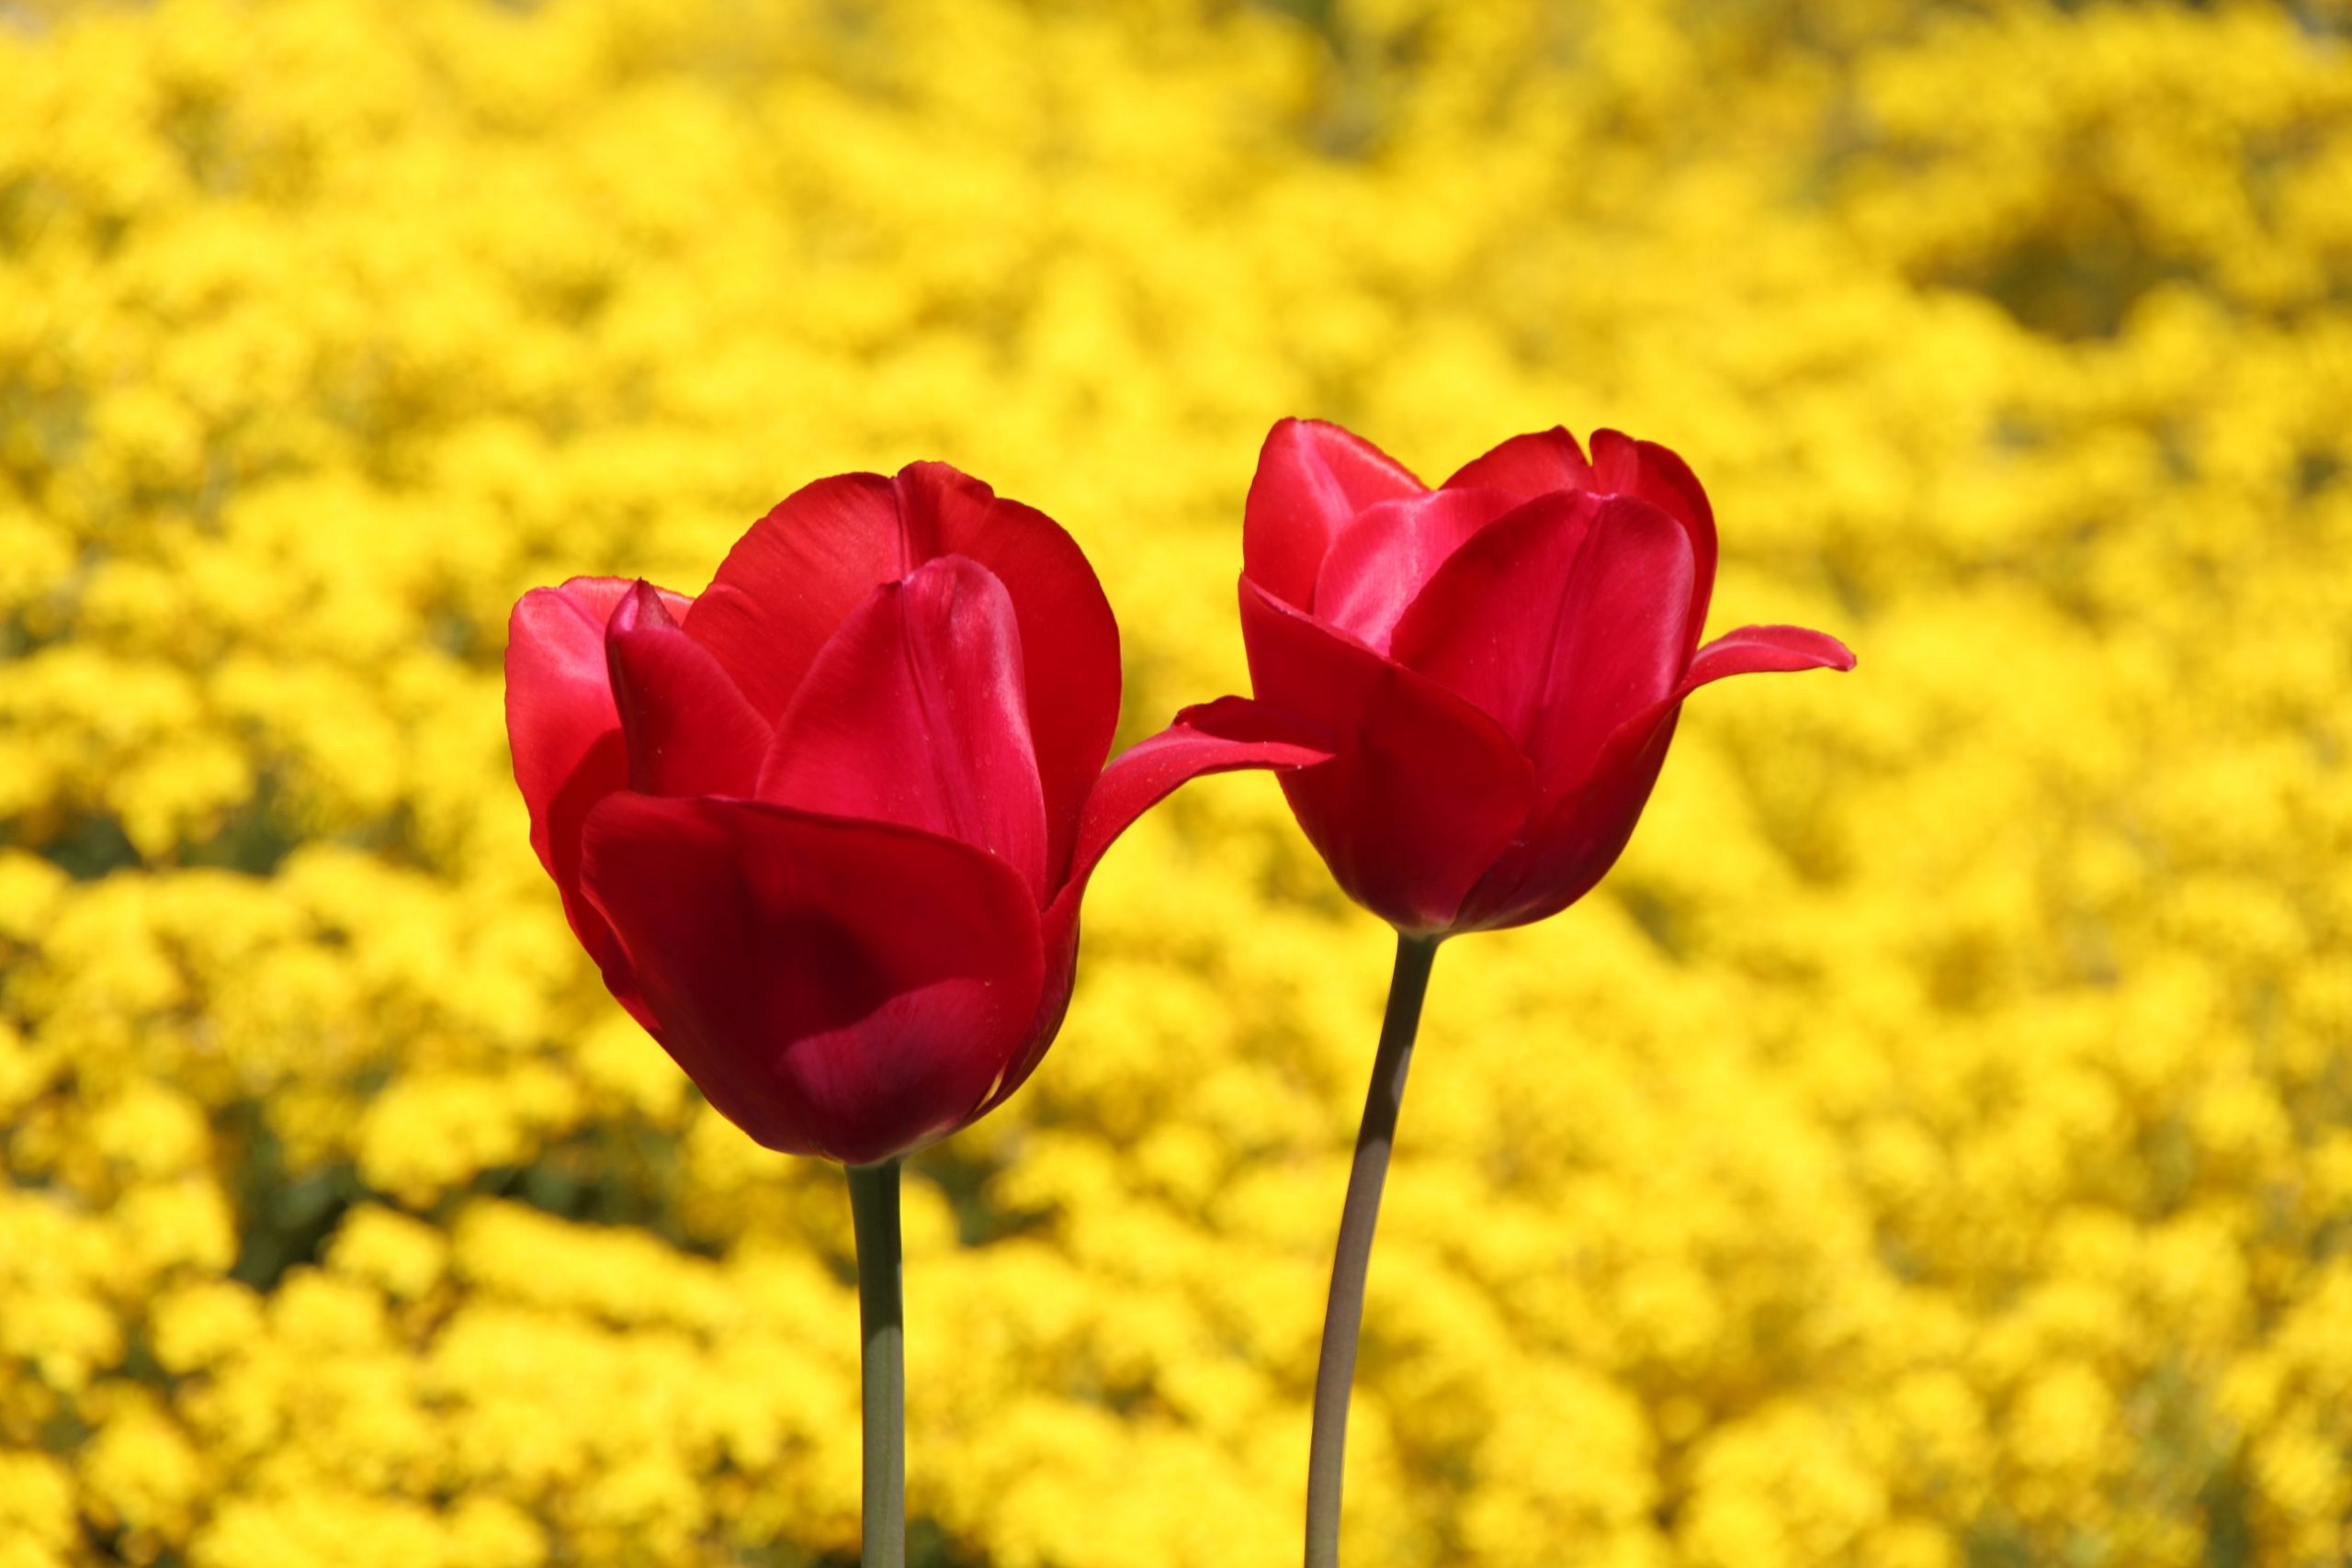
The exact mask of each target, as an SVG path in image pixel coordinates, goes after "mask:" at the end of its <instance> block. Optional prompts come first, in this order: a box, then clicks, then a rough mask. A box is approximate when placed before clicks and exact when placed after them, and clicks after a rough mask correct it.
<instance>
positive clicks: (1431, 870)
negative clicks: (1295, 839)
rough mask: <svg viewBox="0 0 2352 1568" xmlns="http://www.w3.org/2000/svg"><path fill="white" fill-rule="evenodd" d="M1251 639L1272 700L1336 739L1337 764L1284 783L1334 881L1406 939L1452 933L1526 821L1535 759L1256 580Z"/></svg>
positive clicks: (1257, 678)
mask: <svg viewBox="0 0 2352 1568" xmlns="http://www.w3.org/2000/svg"><path fill="white" fill-rule="evenodd" d="M1241 632H1242V637H1243V640H1244V641H1245V642H1246V643H1247V644H1248V646H1249V653H1250V678H1251V681H1252V682H1253V683H1254V684H1255V686H1256V688H1257V694H1258V697H1259V700H1260V701H1261V702H1263V703H1266V704H1268V705H1272V706H1275V707H1280V708H1285V709H1288V710H1289V711H1290V712H1292V713H1296V714H1302V715H1306V716H1311V717H1312V718H1314V719H1315V720H1317V722H1319V723H1321V724H1323V725H1326V726H1328V727H1329V729H1330V731H1331V735H1332V739H1331V741H1330V744H1331V747H1332V750H1333V753H1334V755H1333V756H1332V759H1331V761H1329V762H1326V763H1324V764H1322V765H1321V766H1319V767H1313V768H1307V769H1305V770H1303V771H1301V772H1298V773H1287V774H1284V775H1283V781H1282V783H1283V794H1284V795H1287V796H1288V797H1289V799H1290V803H1291V809H1292V811H1293V812H1294V813H1295V815H1296V816H1297V818H1298V821H1299V826H1300V827H1301V828H1302V829H1305V830H1306V836H1307V839H1308V840H1310V841H1311V842H1312V843H1313V844H1314V845H1315V848H1316V849H1317V852H1320V853H1321V854H1322V856H1323V859H1324V862H1325V863H1327V864H1328V865H1329V867H1330V868H1331V874H1332V875H1333V877H1335V878H1336V879H1337V880H1338V882H1339V884H1340V887H1341V888H1343V889H1344V890H1345V891H1346V892H1347V894H1348V896H1349V897H1352V898H1353V899H1355V901H1356V902H1357V903H1359V904H1362V905H1363V906H1364V907H1365V908H1368V909H1370V910H1372V911H1373V912H1374V914H1376V915H1378V916H1380V917H1381V918H1382V919H1385V920H1387V921H1388V922H1389V923H1390V924H1392V925H1395V926H1396V927H1397V928H1398V929H1399V930H1400V931H1442V930H1444V929H1445V928H1446V927H1447V926H1448V925H1450V924H1451V923H1452V921H1453V913H1454V910H1455V908H1457V907H1458V906H1459V905H1460V903H1461V901H1462V897H1463V895H1464V894H1465V893H1466V892H1468V891H1469V889H1470V886H1471V885H1472V884H1473V883H1475V882H1476V881H1477V880H1478V877H1479V875H1480V874H1482V873H1484V872H1485V870H1486V869H1487V865H1488V864H1489V863H1491V862H1492V861H1493V860H1494V858H1495V857H1496V856H1497V855H1498V854H1499V853H1500V852H1502V850H1503V848H1504V846H1505V845H1507V844H1509V843H1510V841H1511V840H1512V839H1513V838H1514V837H1515V836H1516V835H1517V834H1518V833H1519V831H1520V829H1521V826H1522V825H1523V823H1524V821H1525V818H1526V816H1527V811H1528V808H1529V807H1530V806H1531V804H1532V801H1533V799H1534V793H1535V781H1534V775H1533V773H1532V771H1531V770H1530V769H1529V767H1528V763H1527V759H1526V758H1524V757H1522V756H1521V754H1520V750H1519V748H1518V747H1517V746H1516V745H1515V744H1513V743H1512V741H1511V739H1510V736H1508V735H1506V734H1504V733H1503V731H1502V729H1501V728H1500V727H1499V726H1498V725H1497V724H1496V723H1495V721H1494V720H1493V719H1491V718H1489V717H1487V716H1486V715H1485V714H1483V713H1481V712H1479V711H1478V710H1477V709H1476V707H1473V706H1472V705H1470V704H1469V703H1466V702H1464V700H1463V699H1462V698H1460V697H1459V696H1457V695H1455V694H1453V693H1452V692H1450V691H1447V690H1446V689H1445V688H1444V687H1442V686H1441V685H1439V684H1438V683H1437V682H1434V681H1431V680H1430V679H1429V678H1428V677H1427V676H1424V675H1421V674H1419V673H1418V672H1417V671H1411V670H1408V669H1405V668H1403V667H1402V666H1400V665H1398V664H1396V663H1394V662H1391V661H1390V660H1385V659H1383V658H1381V657H1380V656H1379V655H1378V654H1376V653H1374V652H1373V651H1372V650H1371V649H1368V648H1365V647H1364V646H1363V645H1362V644H1361V643H1358V642H1354V641H1352V640H1351V639H1349V638H1348V637H1345V636H1344V635H1343V634H1341V633H1339V632H1336V631H1333V630H1331V629H1330V628H1329V627H1327V626H1322V625H1320V624H1318V623H1317V622H1316V621H1315V620H1313V619H1311V618H1310V617H1308V616H1306V615H1303V614H1301V613H1300V612H1298V611H1297V610H1295V609H1294V608H1292V607H1291V606H1289V605H1287V604H1283V603H1282V602H1281V601H1280V600H1278V599H1276V598H1275V597H1274V596H1273V595H1272V594H1271V593H1269V592H1266V591H1265V590H1264V589H1261V588H1260V587H1259V586H1258V585H1257V584H1256V583H1254V582H1252V581H1250V580H1249V579H1248V578H1244V579H1243V580H1242V584H1241Z"/></svg>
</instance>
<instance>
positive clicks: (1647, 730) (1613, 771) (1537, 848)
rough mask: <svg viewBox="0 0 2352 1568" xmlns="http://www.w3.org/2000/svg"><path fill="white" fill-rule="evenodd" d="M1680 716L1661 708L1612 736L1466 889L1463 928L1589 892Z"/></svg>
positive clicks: (1677, 708) (1613, 855) (1510, 921)
mask: <svg viewBox="0 0 2352 1568" xmlns="http://www.w3.org/2000/svg"><path fill="white" fill-rule="evenodd" d="M1680 712H1681V704H1680V703H1679V702H1668V703H1665V704H1662V705H1659V706H1658V707H1657V709H1655V710H1653V711H1651V712H1647V713H1644V714H1641V715H1637V716H1635V717H1634V720H1633V721H1631V722H1629V723H1628V724H1626V725H1625V726H1624V727H1623V728H1621V729H1620V730H1619V731H1618V732H1617V733H1616V734H1614V735H1612V736H1611V737H1610V739H1609V740H1608V742H1607V743H1606V744H1605V745H1604V746H1603V747H1602V749H1601V753H1600V760H1599V761H1597V762H1596V764H1595V765H1594V768H1593V772H1592V773H1591V775H1590V776H1589V778H1587V779H1585V780H1584V781H1583V782H1582V783H1581V784H1579V785H1578V787H1577V788H1575V789H1571V790H1568V791H1566V793H1564V794H1563V795H1560V796H1559V797H1558V798H1557V799H1555V800H1554V801H1552V802H1551V803H1550V804H1549V805H1548V806H1547V807H1545V808H1544V813H1543V815H1542V817H1541V818H1538V820H1537V821H1536V822H1535V823H1534V824H1533V826H1532V831H1530V832H1529V834H1528V836H1527V838H1526V839H1525V840H1523V841H1521V842H1520V843H1517V844H1514V845H1512V846H1511V849H1510V853H1508V854H1506V855H1504V856H1503V857H1502V858H1501V859H1500V860H1498V861H1497V862H1496V863H1495V867H1494V869H1493V870H1492V871H1490V872H1489V873H1487V876H1486V877H1485V879H1484V880H1482V881H1481V882H1480V883H1479V884H1478V886H1476V887H1475V888H1473V889H1471V891H1470V896H1469V897H1467V898H1464V900H1463V901H1462V917H1461V924H1460V929H1461V930H1463V931H1494V930H1498V929H1500V928H1502V927H1505V926H1523V925H1526V924H1528V923H1530V922H1531V921H1534V920H1541V919H1548V918H1549V917H1551V916H1553V915H1556V914H1558V913H1559V912H1560V911H1561V910H1563V909H1565V908H1567V907H1568V906H1569V905H1571V904H1573V903H1575V902H1576V901H1577V899H1579V898H1581V897H1584V896H1585V895H1586V894H1587V893H1589V892H1591V891H1592V888H1593V886H1594V885H1595V884H1596V883H1598V882H1600V879H1601V878H1602V877H1603V876H1606V875H1607V874H1609V868H1610V867H1611V866H1612V865H1615V864H1616V863H1617V857H1618V856H1619V855H1622V854H1623V853H1624V852H1625V845H1626V843H1627V842H1628V841H1629V840H1631V839H1632V838H1633V836H1634V824H1635V823H1636V822H1638V821H1640V820H1641V816H1642V807H1644V806H1646V805H1647V804H1649V798H1650V791H1651V790H1652V789H1653V788H1654V787H1656V785H1657V773H1658V769H1659V768H1660V767H1662V766H1663V765H1664V764H1665V762H1666V750H1667V746H1668V743H1669V742H1670V741H1672V740H1673V739H1674V726H1675V721H1676V719H1677V717H1678V716H1679V715H1680Z"/></svg>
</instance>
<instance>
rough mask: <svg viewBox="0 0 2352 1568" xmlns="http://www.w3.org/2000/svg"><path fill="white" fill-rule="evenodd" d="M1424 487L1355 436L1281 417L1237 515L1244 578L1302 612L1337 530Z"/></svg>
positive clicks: (1262, 451)
mask: <svg viewBox="0 0 2352 1568" xmlns="http://www.w3.org/2000/svg"><path fill="white" fill-rule="evenodd" d="M1427 488H1428V487H1427V486H1426V485H1424V484H1422V483H1421V481H1420V480H1419V479H1415V478H1414V477H1413V476H1412V474H1411V473H1410V472H1409V471H1408V470H1407V469H1406V468H1404V466H1403V465H1402V464H1400V463H1398V462H1397V460H1396V459H1395V458H1393V457H1389V456H1388V454H1387V453H1385V452H1383V451H1382V450H1381V449H1380V448H1379V447H1377V446H1374V445H1373V444H1372V443H1371V442H1369V441H1366V440H1364V439H1363V437H1362V436H1360V435H1355V434H1350V433H1349V432H1347V431H1345V430H1342V429H1340V427H1339V426H1338V425H1336V424H1326V423H1324V422H1323V421H1321V420H1319V419H1286V420H1283V422H1282V423H1279V424H1277V425H1275V426H1274V428H1273V429H1272V432H1270V433H1269V434H1267V436H1266V445H1265V446H1263V447H1262V448H1261V449H1260V451H1259V453H1258V472H1257V475H1256V477H1255V478H1253V479H1251V480H1250V499H1249V502H1248V503H1247V504H1246V505H1245V507H1244V509H1243V512H1242V528H1241V561H1242V566H1241V570H1242V575H1243V576H1245V577H1247V578H1249V579H1250V581H1252V582H1254V583H1256V584H1257V585H1258V586H1259V587H1261V588H1262V589H1264V590H1265V591H1266V592H1269V593H1271V594H1272V595H1273V596H1274V597H1275V598H1277V599H1279V600H1282V601H1283V603H1284V604H1291V605H1294V606H1295V607H1296V608H1298V609H1301V610H1305V609H1308V608H1310V607H1311V606H1312V605H1313V604H1314V602H1315V585H1316V580H1317V577H1319V576H1320V575H1321V572H1322V570H1323V558H1324V556H1325V555H1326V554H1327V553H1329V550H1330V548H1331V546H1332V543H1333V541H1334V540H1336V539H1337V538H1338V537H1339V534H1340V529H1341V528H1342V527H1343V526H1344V525H1346V524H1347V522H1348V520H1349V519H1350V518H1351V517H1353V516H1354V515H1355V514H1356V513H1359V512H1362V511H1363V510H1364V509H1365V508H1366V507H1370V506H1377V505H1378V504H1379V503H1380V502H1384V501H1402V500H1404V499H1405V498H1406V497H1408V496H1415V495H1419V494H1420V493H1421V492H1422V491H1425V490H1426V489H1427Z"/></svg>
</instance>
